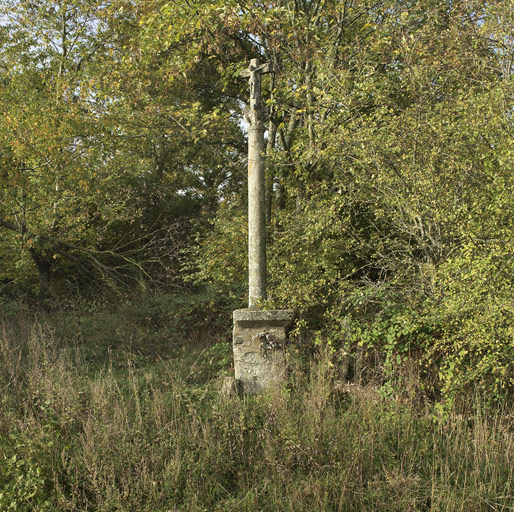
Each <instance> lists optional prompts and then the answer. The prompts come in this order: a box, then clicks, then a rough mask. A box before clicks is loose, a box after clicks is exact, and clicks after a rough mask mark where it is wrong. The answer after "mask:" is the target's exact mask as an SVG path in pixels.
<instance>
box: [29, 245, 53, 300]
mask: <svg viewBox="0 0 514 512" xmlns="http://www.w3.org/2000/svg"><path fill="white" fill-rule="evenodd" d="M30 255H31V256H32V259H33V260H34V263H35V264H36V268H37V271H38V274H39V296H40V297H43V298H45V297H48V296H49V295H50V269H51V265H50V262H49V261H47V260H46V259H45V258H44V257H43V256H42V255H41V254H40V253H38V251H36V249H34V248H33V247H31V248H30Z"/></svg>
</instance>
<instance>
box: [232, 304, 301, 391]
mask: <svg viewBox="0 0 514 512" xmlns="http://www.w3.org/2000/svg"><path fill="white" fill-rule="evenodd" d="M293 320H294V312H293V311H292V310H289V309H280V310H271V311H261V310H254V309H236V310H235V311H234V332H233V349H234V369H235V380H236V383H237V385H238V387H239V389H241V391H242V392H243V393H245V394H247V395H259V394H261V393H263V392H265V391H266V390H267V389H269V388H270V387H271V386H272V385H273V384H277V383H280V382H281V381H282V380H283V379H284V378H285V370H286V364H285V363H286V362H285V356H284V350H285V345H286V342H287V333H288V329H289V328H290V327H291V325H292V323H293Z"/></svg>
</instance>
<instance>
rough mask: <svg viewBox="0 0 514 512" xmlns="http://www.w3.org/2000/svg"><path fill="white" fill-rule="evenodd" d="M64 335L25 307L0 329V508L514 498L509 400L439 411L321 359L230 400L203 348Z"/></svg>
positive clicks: (495, 504) (345, 507) (292, 506)
mask: <svg viewBox="0 0 514 512" xmlns="http://www.w3.org/2000/svg"><path fill="white" fill-rule="evenodd" d="M90 321H91V322H95V321H98V319H96V320H95V318H94V317H93V316H92V317H91V318H90ZM57 331H58V329H57V330H56V328H55V325H54V326H53V325H52V321H51V318H46V319H44V320H41V319H40V320H37V319H33V318H30V316H29V315H28V314H23V315H21V316H18V317H16V318H11V319H10V320H4V322H3V325H2V330H1V336H0V391H1V395H0V396H1V398H0V510H15V511H36V510H37V511H39V510H41V511H45V510H51V511H66V512H71V511H104V512H111V511H148V512H150V511H151V512H159V511H162V512H165V511H187V512H194V511H232V510H233V511H238V512H242V511H270V512H271V511H273V512H276V511H294V512H301V511H309V512H312V511H344V512H349V511H359V512H360V511H415V510H419V511H428V510H431V511H436V510H437V511H463V512H472V511H482V510H483V511H491V510H497V511H507V510H513V508H514V489H513V485H514V484H513V480H514V475H513V471H514V430H513V422H512V410H511V409H508V408H504V409H502V410H499V411H488V412H485V411H481V410H480V407H478V406H477V407H475V409H474V410H475V412H474V413H473V414H472V415H468V414H456V413H454V414H452V415H450V416H449V417H448V418H446V419H445V420H444V421H443V420H439V421H437V420H435V419H434V416H433V414H432V413H431V410H430V409H429V408H421V407H420V406H419V405H416V406H415V407H414V406H413V404H410V403H408V402H406V401H397V400H395V399H394V398H384V397H383V396H382V395H381V394H380V393H379V392H378V391H377V389H376V388H374V387H373V386H368V387H362V386H337V385H336V384H335V375H334V368H333V367H332V365H331V363H330V360H329V355H326V354H325V355H321V356H319V357H318V358H317V359H316V360H313V361H312V362H311V363H310V365H308V367H307V368H305V366H303V367H302V366H301V365H300V364H299V363H296V362H294V361H292V363H291V369H292V373H291V382H290V385H289V386H288V387H286V388H284V389H276V390H274V391H273V392H272V393H270V394H269V395H268V396H265V397H259V398H227V397H224V396H222V395H221V394H220V393H219V392H218V389H219V386H218V382H219V379H217V378H216V377H215V374H210V375H209V376H206V377H203V378H197V377H195V373H196V370H195V368H198V367H199V366H202V365H208V364H210V361H211V360H212V352H211V355H209V354H208V353H207V356H202V354H203V353H205V349H202V350H203V351H198V352H197V353H196V355H195V357H194V358H189V359H188V354H187V350H186V351H185V352H184V353H183V354H182V355H179V356H175V357H170V358H168V359H166V358H157V361H154V362H152V363H149V362H148V361H147V359H146V358H145V359H144V360H143V363H142V360H141V359H139V358H138V354H137V353H134V352H132V351H131V349H130V347H131V344H130V343H129V342H128V341H127V347H126V350H125V351H124V353H123V356H121V355H120V354H121V353H122V352H121V350H120V349H118V352H117V354H116V356H115V357H114V356H112V355H111V356H109V351H108V350H107V351H104V350H103V349H102V353H106V354H107V357H106V360H105V361H104V363H103V364H101V365H99V364H98V361H95V362H94V364H93V363H92V362H91V358H90V357H89V356H90V354H89V350H88V348H87V344H88V343H92V344H94V343H95V340H88V339H83V337H77V339H73V336H72V335H71V334H70V333H68V334H67V336H68V338H67V339H63V338H62V337H61V338H60V337H59V335H58V334H56V332H57ZM61 332H62V331H61ZM125 334H126V338H127V340H129V339H130V333H129V332H127V333H125ZM170 343H173V341H172V340H171V341H170ZM209 350H210V349H209ZM475 405H477V404H475ZM477 411H478V412H477Z"/></svg>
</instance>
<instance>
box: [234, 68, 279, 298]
mask: <svg viewBox="0 0 514 512" xmlns="http://www.w3.org/2000/svg"><path fill="white" fill-rule="evenodd" d="M271 72H272V69H271V65H270V64H261V65H259V59H252V60H251V61H250V66H249V68H248V69H246V70H244V71H243V72H242V73H241V76H242V77H244V78H248V79H249V83H250V107H249V110H248V116H247V121H248V123H249V126H248V285H249V289H248V297H249V298H248V307H249V308H256V307H257V306H258V305H259V302H260V301H263V300H266V204H265V184H264V147H265V146H264V131H265V128H264V113H263V108H262V101H261V75H262V74H263V73H271Z"/></svg>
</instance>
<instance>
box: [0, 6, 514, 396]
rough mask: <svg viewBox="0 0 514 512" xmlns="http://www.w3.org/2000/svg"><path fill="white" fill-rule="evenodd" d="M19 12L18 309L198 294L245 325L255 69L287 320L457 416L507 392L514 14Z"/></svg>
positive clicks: (458, 9)
mask: <svg viewBox="0 0 514 512" xmlns="http://www.w3.org/2000/svg"><path fill="white" fill-rule="evenodd" d="M4 5H5V7H4V10H3V12H2V19H3V20H4V21H3V22H2V24H1V25H0V38H1V40H2V48H1V50H0V67H1V69H0V73H1V81H0V113H1V116H0V158H1V161H0V173H1V174H0V186H1V191H0V194H1V196H0V197H1V200H0V260H1V269H0V272H1V276H0V277H1V278H2V279H3V282H4V283H6V288H4V293H5V291H6V290H8V289H13V288H14V287H18V289H20V288H21V287H22V285H24V286H34V287H36V286H37V287H39V288H38V289H39V291H40V293H41V294H42V295H49V294H52V293H54V294H55V293H64V291H63V285H65V284H67V283H68V284H69V283H74V284H76V285H78V286H79V287H84V286H85V284H86V283H91V282H92V281H95V282H100V281H101V282H103V283H107V284H109V285H111V286H114V287H116V288H120V287H123V286H128V287H130V288H133V287H134V286H135V284H137V286H148V285H152V286H154V287H160V289H164V287H166V286H169V285H177V284H180V285H183V284H184V283H185V282H189V283H191V282H194V283H196V285H201V286H204V287H208V288H210V289H211V290H212V291H213V293H214V294H219V295H220V296H221V295H223V296H227V295H231V296H233V297H234V298H235V299H236V300H239V304H240V305H243V304H244V293H245V292H244V290H245V283H246V247H245V243H246V242H245V236H246V235H245V229H246V227H245V224H246V218H245V215H246V211H245V201H246V197H245V162H244V157H245V153H246V149H245V137H244V121H243V112H242V109H243V105H244V102H245V98H246V96H247V91H246V84H245V82H244V81H242V80H241V79H239V78H238V72H239V70H240V69H242V68H244V67H246V66H247V62H248V59H250V58H252V57H256V56H258V57H260V58H261V59H263V60H267V61H271V62H272V63H273V65H274V69H275V73H274V74H273V75H271V76H268V77H267V78H266V79H265V84H264V87H263V90H264V92H265V94H266V105H267V107H268V118H269V127H268V132H267V137H268V141H267V147H268V151H267V159H268V162H267V173H268V177H267V194H268V197H267V201H268V212H267V213H268V221H269V249H268V251H269V262H270V263H269V273H270V291H269V292H270V293H269V295H270V296H271V299H270V305H272V306H277V307H285V306H287V307H294V308H296V309H297V310H298V311H299V313H300V318H301V319H302V322H301V324H302V325H301V326H302V328H305V327H308V329H310V332H311V333H314V334H315V336H314V338H315V341H316V342H317V343H323V344H329V345H330V346H332V347H333V349H334V350H340V353H341V354H342V355H341V358H342V359H343V360H344V359H345V357H346V355H347V354H349V355H350V356H351V355H354V354H355V353H359V354H360V353H361V352H362V350H361V349H365V350H364V353H365V354H368V358H369V361H370V365H369V366H371V360H372V359H373V360H374V363H373V366H376V365H377V361H378V365H379V366H380V368H382V370H383V372H385V375H386V376H388V377H389V378H390V379H394V378H398V375H401V371H400V369H401V368H402V367H403V366H404V365H405V364H407V362H409V364H412V362H413V361H414V362H415V366H416V371H417V372H420V374H422V375H424V376H425V377H426V379H425V385H426V387H427V391H429V392H430V393H442V396H443V397H444V398H445V399H451V397H453V396H454V395H455V394H456V393H460V392H463V391H469V390H471V389H478V390H479V391H485V392H487V394H488V395H490V396H494V397H495V398H499V397H500V396H502V395H503V394H504V393H505V392H507V391H508V390H509V388H511V387H512V384H513V383H514V381H513V375H514V367H513V361H514V358H513V355H514V354H513V353H514V343H513V342H514V339H513V328H512V325H513V323H512V321H513V311H512V304H513V294H512V285H513V283H512V280H513V278H512V276H513V275H514V258H513V256H514V254H513V251H512V232H513V230H512V227H513V226H512V224H513V221H514V216H513V211H512V208H513V205H514V202H513V192H514V189H513V183H514V181H513V179H512V173H513V171H514V158H513V157H514V153H513V137H512V135H513V125H512V100H513V94H512V93H513V90H512V89H513V81H512V69H513V68H512V63H513V60H512V59H513V57H514V47H513V24H514V16H513V14H512V12H511V9H510V8H509V5H508V3H507V2H497V1H486V0H461V1H458V2H455V1H451V0H423V1H418V0H410V1H407V0H378V1H368V0H345V1H337V0H270V1H269V2H261V1H259V0H247V1H243V0H230V1H221V0H208V1H206V0H201V1H200V0H190V1H187V2H167V1H163V0H159V1H157V0H152V1H149V0H134V1H130V0H109V1H100V0H98V1H97V2H95V1H91V0H88V1H84V0H62V1H60V2H50V1H46V0H40V1H38V2H33V1H30V2H29V1H25V0H10V1H8V2H4ZM36 278H37V279H38V280H39V281H38V282H36ZM359 357H360V356H359ZM366 361H367V359H366V356H364V361H363V362H364V363H365V362H366ZM359 364H360V363H359Z"/></svg>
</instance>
